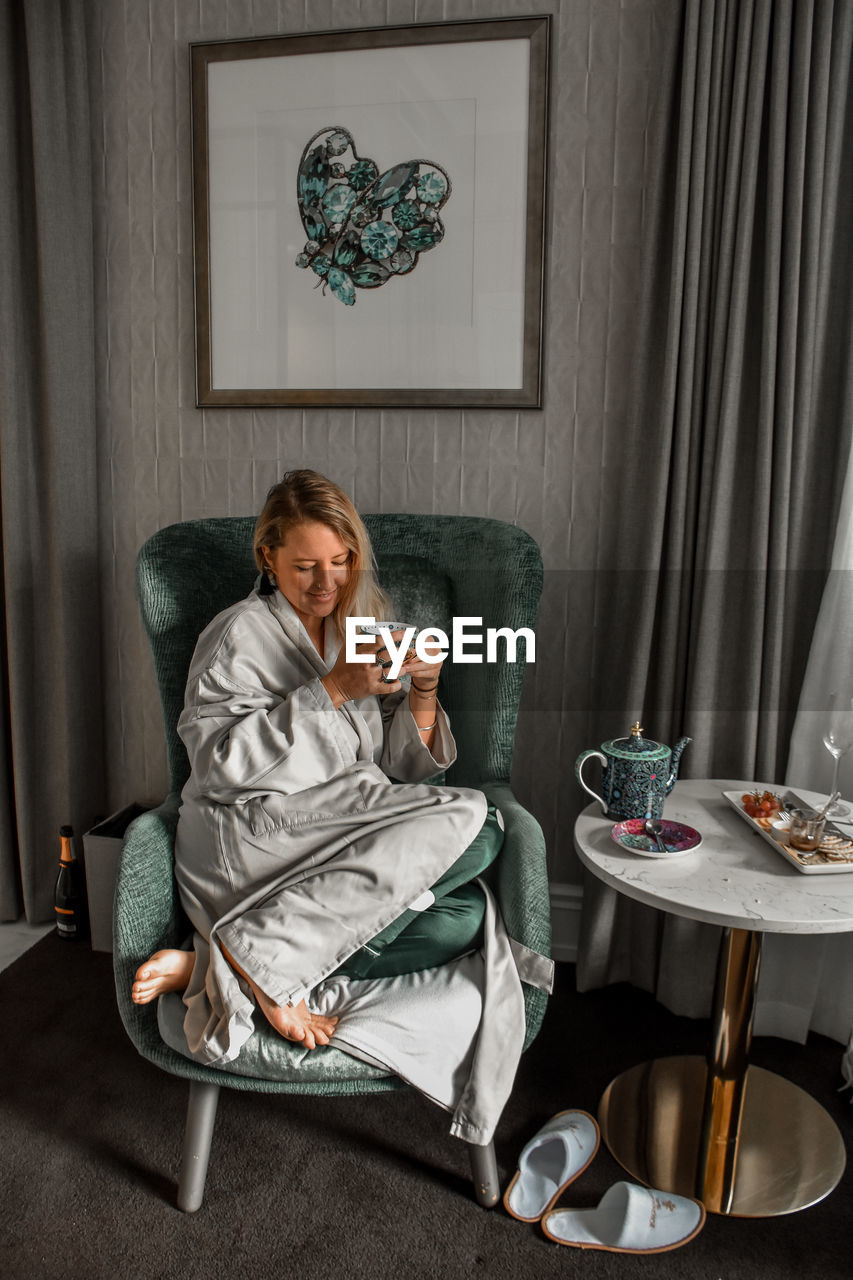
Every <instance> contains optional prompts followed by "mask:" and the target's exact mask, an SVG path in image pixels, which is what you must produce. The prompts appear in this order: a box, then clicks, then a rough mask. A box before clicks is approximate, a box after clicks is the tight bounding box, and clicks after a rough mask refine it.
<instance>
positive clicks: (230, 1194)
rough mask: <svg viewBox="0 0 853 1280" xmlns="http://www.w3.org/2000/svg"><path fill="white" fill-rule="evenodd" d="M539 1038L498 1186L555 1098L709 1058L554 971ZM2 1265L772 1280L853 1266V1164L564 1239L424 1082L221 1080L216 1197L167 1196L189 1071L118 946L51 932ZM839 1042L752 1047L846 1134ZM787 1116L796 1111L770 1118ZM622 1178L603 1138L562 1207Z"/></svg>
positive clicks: (5, 1216)
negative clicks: (137, 1037)
mask: <svg viewBox="0 0 853 1280" xmlns="http://www.w3.org/2000/svg"><path fill="white" fill-rule="evenodd" d="M558 970H559V972H558V984H557V990H556V992H555V995H554V997H553V999H552V1000H551V1003H550V1005H549V1010H548V1015H547V1018H546V1023H545V1026H544V1028H543V1031H542V1034H541V1035H540V1036H539V1038H538V1040H537V1041H536V1043H535V1044H534V1046H533V1048H532V1049H531V1050H530V1051H529V1052H528V1053H527V1054H526V1055H525V1058H524V1060H523V1062H522V1066H521V1070H520V1073H519V1077H518V1081H517V1084H516V1088H515V1092H514V1094H513V1097H512V1099H511V1100H510V1103H509V1105H508V1106H507V1109H506V1111H505V1113H504V1117H503V1119H502V1121H501V1125H500V1128H499V1130H498V1136H497V1140H496V1147H497V1153H498V1162H499V1166H500V1171H501V1178H502V1185H506V1183H507V1182H508V1180H509V1178H510V1177H511V1175H512V1173H513V1171H514V1169H515V1160H516V1156H517V1154H518V1151H519V1150H520V1148H521V1147H522V1146H523V1145H524V1143H525V1142H526V1141H527V1139H528V1138H529V1137H531V1136H532V1134H533V1133H534V1132H535V1131H536V1130H537V1129H538V1128H539V1126H540V1125H541V1124H542V1123H544V1121H545V1120H547V1119H548V1118H549V1117H550V1116H551V1115H553V1114H554V1113H555V1112H556V1111H560V1110H564V1109H566V1108H568V1107H582V1108H584V1109H587V1110H590V1111H592V1112H595V1110H596V1106H597V1102H598V1099H599V1096H600V1094H601V1092H602V1090H603V1089H604V1087H605V1086H606V1084H607V1083H608V1082H609V1081H610V1079H611V1078H612V1077H613V1076H614V1075H616V1074H618V1073H619V1072H620V1071H621V1070H623V1069H625V1068H626V1067H629V1066H631V1065H633V1064H634V1063H635V1062H639V1061H642V1060H644V1059H645V1058H648V1057H654V1056H661V1055H664V1054H668V1053H681V1052H686V1053H697V1052H699V1053H701V1052H702V1051H703V1050H704V1047H705V1040H706V1035H707V1024H706V1023H704V1022H702V1021H691V1020H688V1019H684V1018H677V1017H674V1016H673V1015H671V1014H669V1013H667V1012H666V1011H665V1010H664V1009H662V1008H660V1006H658V1005H657V1004H656V1003H655V1001H654V1000H652V999H651V997H649V996H647V995H645V994H643V993H641V992H638V991H636V990H634V989H633V988H629V987H625V986H620V987H610V988H608V989H606V990H604V991H598V992H593V993H591V994H586V995H578V994H577V992H576V991H575V989H574V968H573V967H572V966H570V965H561V966H558ZM0 1018H2V1025H3V1026H4V1027H5V1028H6V1033H5V1036H4V1041H5V1053H4V1055H3V1056H4V1071H3V1077H2V1096H0V1114H2V1121H0V1124H2V1128H0V1174H2V1183H0V1276H2V1277H4V1278H5V1280H18V1278H19V1277H20V1278H21V1280H24V1278H27V1280H41V1277H60V1276H61V1277H67V1278H68V1280H77V1278H78V1277H79V1278H80V1280H100V1278H101V1277H103V1278H104V1280H107V1278H108V1280H112V1278H113V1277H130V1278H131V1280H136V1278H137V1277H144V1278H145V1280H148V1278H149V1277H152V1278H158V1280H160V1278H162V1280H178V1278H180V1280H193V1278H194V1277H199V1280H201V1278H202V1277H204V1280H216V1278H217V1277H220V1276H222V1277H225V1276H228V1277H238V1278H239V1277H244V1276H245V1277H253V1280H265V1278H266V1277H275V1278H276V1280H284V1278H285V1277H291V1276H292V1277H308V1280H313V1278H314V1277H324V1278H325V1277H329V1278H330V1280H331V1278H334V1280H341V1278H343V1280H385V1278H386V1277H388V1278H389V1280H390V1277H394V1278H395V1280H398V1278H400V1277H403V1278H404V1280H425V1278H426V1277H430V1278H434V1280H444V1278H445V1277H446V1278H447V1280H456V1278H457V1277H459V1280H462V1278H463V1277H464V1278H465V1280H468V1278H469V1277H477V1276H482V1277H525V1278H527V1277H530V1278H531V1280H534V1278H535V1280H540V1278H541V1280H548V1278H549V1277H552V1276H553V1277H556V1276H565V1275H574V1274H581V1273H582V1274H583V1276H584V1277H585V1280H586V1278H588V1280H603V1278H605V1277H607V1278H610V1277H616V1276H618V1277H621V1278H622V1280H634V1278H635V1277H641V1276H642V1277H650V1276H654V1277H658V1276H661V1277H673V1278H681V1277H687V1278H689V1280H730V1278H735V1277H736V1278H737V1280H741V1278H743V1280H763V1278H764V1277H766V1278H767V1280H770V1277H773V1278H774V1280H777V1278H778V1277H786V1276H792V1277H793V1276H806V1275H809V1276H811V1275H817V1276H823V1277H826V1278H827V1280H831V1278H834V1277H839V1278H840V1277H848V1278H849V1277H850V1276H851V1275H853V1194H851V1193H853V1171H851V1169H850V1167H849V1166H848V1170H847V1172H846V1174H845V1176H844V1179H843V1180H842V1182H841V1183H840V1184H839V1186H838V1187H837V1188H836V1190H835V1191H834V1192H833V1194H832V1195H831V1196H829V1197H828V1198H827V1199H826V1200H824V1201H823V1202H822V1203H820V1204H818V1205H816V1206H814V1207H813V1208H811V1209H807V1210H805V1211H803V1212H801V1213H797V1214H790V1215H786V1216H784V1217H780V1218H772V1219H771V1218H766V1219H731V1218H720V1217H713V1216H711V1215H709V1217H708V1221H707V1225H706V1227H705V1229H704V1231H703V1232H702V1234H701V1235H700V1236H699V1237H698V1238H697V1239H696V1240H694V1241H693V1242H691V1243H690V1244H688V1245H686V1246H685V1247H684V1248H682V1249H679V1250H676V1251H675V1252H672V1253H665V1254H659V1255H655V1256H651V1257H646V1258H643V1257H632V1256H627V1255H615V1254H606V1253H600V1252H590V1251H580V1250H575V1249H569V1248H566V1247H563V1246H560V1245H556V1244H552V1243H550V1242H549V1241H547V1240H546V1239H545V1237H544V1236H543V1235H542V1233H541V1231H540V1229H539V1228H538V1226H535V1225H534V1226H527V1225H524V1224H522V1223H519V1222H516V1221H515V1220H514V1219H512V1218H510V1217H509V1216H508V1215H507V1214H506V1213H505V1212H504V1210H503V1208H502V1207H498V1208H496V1209H493V1210H484V1209H481V1208H480V1207H479V1206H478V1205H477V1204H476V1203H475V1201H474V1200H473V1198H472V1195H471V1191H470V1182H469V1177H468V1157H467V1151H466V1148H465V1147H464V1145H463V1144H462V1143H460V1142H458V1141H457V1140H455V1139H452V1138H450V1137H449V1136H448V1134H447V1126H448V1118H447V1116H446V1115H445V1114H444V1113H443V1112H441V1111H440V1110H438V1109H437V1108H435V1107H433V1106H431V1105H430V1104H428V1103H426V1102H425V1101H424V1100H422V1099H421V1098H420V1097H419V1096H418V1095H416V1094H415V1093H413V1092H405V1093H396V1094H386V1095H374V1096H368V1097H366V1098H356V1099H345V1098H335V1099H326V1100H320V1099H310V1098H307V1099H306V1098H288V1097H281V1096H275V1095H272V1096H270V1095H266V1096H263V1095H244V1094H236V1093H234V1092H231V1091H229V1090H223V1093H222V1098H221V1101H220V1107H219V1116H218V1119H217V1126H216V1133H215V1136H214V1144H213V1154H212V1157H211V1165H210V1172H209V1175H208V1181H207V1190H206V1195H205V1201H204V1204H203V1206H202V1208H201V1209H200V1211H199V1212H198V1213H197V1214H195V1215H193V1216H187V1215H184V1214H182V1213H180V1212H179V1210H178V1209H177V1208H175V1178H176V1176H177V1170H178V1166H179V1162H180V1150H181V1142H182V1137H183V1123H184V1108H185V1101H186V1085H185V1083H183V1082H182V1081H180V1080H176V1079H173V1078H172V1077H170V1076H166V1075H165V1074H163V1073H162V1072H160V1071H159V1070H157V1069H156V1068H155V1067H153V1066H151V1065H150V1064H149V1063H147V1062H145V1061H144V1060H143V1059H141V1058H140V1057H139V1056H138V1055H137V1054H136V1052H135V1050H134V1049H133V1047H132V1046H131V1044H130V1042H129V1041H128V1040H127V1038H126V1036H125V1033H124V1030H123V1028H122V1026H121V1023H120V1021H119V1017H118V1014H117V1012H116V1007H115V999H114V993H113V984H112V969H111V960H110V957H109V956H108V955H104V954H100V953H99V954H95V953H93V952H91V951H90V950H89V949H88V947H86V946H85V945H84V946H80V945H78V944H74V943H71V944H69V943H67V942H62V941H60V940H59V939H58V938H56V937H55V936H51V937H48V938H45V939H44V940H43V941H42V942H40V943H39V944H38V945H37V946H36V947H34V948H33V949H32V950H31V951H29V952H28V953H27V954H26V955H24V956H23V957H22V958H21V959H20V960H18V961H17V962H16V963H15V964H14V965H13V966H11V967H10V968H9V969H8V970H6V971H5V972H4V973H3V974H0ZM840 1057H841V1047H840V1046H839V1045H838V1044H836V1043H835V1042H834V1041H830V1040H827V1039H824V1038H823V1037H819V1036H813V1037H811V1038H810V1040H809V1042H808V1044H806V1045H803V1046H799V1045H793V1044H789V1043H788V1042H786V1041H781V1040H774V1039H772V1038H769V1037H760V1038H758V1039H756V1041H755V1042H754V1046H753V1060H754V1061H755V1062H756V1063H758V1064H759V1065H761V1066H764V1067H766V1068H768V1069H770V1070H774V1071H778V1072H780V1073H781V1074H783V1075H785V1076H787V1077H788V1078H789V1079H791V1080H793V1081H794V1082H795V1083H797V1084H799V1085H801V1086H802V1087H803V1088H805V1089H807V1090H808V1091H809V1092H810V1093H812V1094H813V1096H815V1097H816V1098H818V1100H819V1101H820V1102H821V1103H823V1105H824V1106H825V1107H826V1108H827V1109H828V1110H829V1112H830V1113H831V1114H832V1115H833V1117H834V1118H835V1120H836V1122H837V1123H838V1124H839V1126H840V1127H841V1130H842V1133H843V1134H844V1139H845V1143H846V1145H847V1149H848V1151H849V1150H851V1142H853V1106H851V1105H850V1094H849V1093H839V1092H838V1087H839V1085H840V1084H841V1077H840V1073H839V1065H840ZM778 1122H779V1124H780V1125H784V1124H785V1116H784V1115H780V1116H779V1121H778ZM624 1176H625V1175H624V1173H623V1172H622V1170H621V1169H620V1168H619V1166H618V1165H617V1164H616V1163H615V1162H614V1161H613V1160H612V1158H611V1157H610V1155H609V1154H608V1152H607V1151H606V1150H605V1149H604V1148H603V1146H602V1148H601V1150H600V1151H599V1154H598V1156H597V1157H596V1159H595V1160H594V1162H593V1163H592V1165H591V1166H590V1168H589V1169H588V1170H587V1171H586V1172H585V1173H584V1174H583V1175H582V1177H581V1178H580V1179H579V1180H578V1182H576V1183H575V1184H574V1186H573V1187H572V1188H570V1190H569V1191H568V1192H567V1193H566V1196H565V1199H564V1203H565V1204H573V1205H575V1206H577V1207H592V1206H594V1205H595V1204H597V1202H598V1200H599V1198H600V1197H601V1195H602V1194H603V1192H604V1191H605V1190H606V1189H607V1187H608V1186H610V1185H611V1183H612V1182H614V1181H616V1180H618V1179H619V1178H621V1177H624Z"/></svg>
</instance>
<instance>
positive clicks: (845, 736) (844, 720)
mask: <svg viewBox="0 0 853 1280" xmlns="http://www.w3.org/2000/svg"><path fill="white" fill-rule="evenodd" d="M823 745H824V746H825V747H826V749H827V751H828V752H829V754H830V755H831V756H832V758H833V760H834V761H835V764H834V767H833V770H832V786H831V787H830V788H829V794H830V795H833V794H834V793H835V792H836V791H837V790H838V768H839V765H840V764H841V757H842V756H844V755H846V754H847V752H848V751H849V750H850V748H851V747H853V694H851V691H850V689H835V690H833V692H832V693H830V695H829V697H828V698H827V700H826V712H825V715H824V728H823ZM852 812H853V811H852V810H851V808H850V805H849V804H841V803H840V802H838V801H836V803H835V804H834V805H832V806H831V807H830V808H829V809H828V810H827V814H828V816H829V817H830V818H848V817H850V816H851V813H852Z"/></svg>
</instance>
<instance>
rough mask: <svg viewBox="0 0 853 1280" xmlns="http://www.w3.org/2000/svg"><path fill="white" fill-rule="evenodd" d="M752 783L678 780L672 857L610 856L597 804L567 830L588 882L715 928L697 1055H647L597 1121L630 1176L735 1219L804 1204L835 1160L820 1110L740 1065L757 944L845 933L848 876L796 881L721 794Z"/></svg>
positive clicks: (834, 1138)
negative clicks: (783, 936) (689, 840)
mask: <svg viewBox="0 0 853 1280" xmlns="http://www.w3.org/2000/svg"><path fill="white" fill-rule="evenodd" d="M755 785H756V784H755V783H741V782H737V781H713V780H710V781H709V780H702V781H681V782H679V783H678V784H677V785H676V787H675V789H674V791H673V793H672V795H671V796H670V797H669V798H668V799H667V803H666V817H667V818H668V819H673V820H675V821H677V822H685V823H687V824H689V825H690V826H691V827H695V828H696V830H697V831H699V832H700V833H701V835H702V837H703V841H702V844H701V845H700V846H699V848H697V849H695V850H692V851H691V852H689V853H687V854H683V855H681V856H678V857H670V858H647V857H643V856H642V855H640V854H636V853H631V852H629V851H627V850H623V849H622V848H620V846H619V845H617V844H616V843H615V841H614V840H612V839H611V836H610V830H611V827H612V826H613V820H612V819H611V818H606V817H603V816H602V813H601V809H600V807H599V806H598V805H596V804H593V805H589V806H588V807H587V808H586V809H585V810H584V811H583V813H581V814H580V816H579V817H578V820H577V822H576V824H575V847H576V849H577V852H578V856H579V858H580V859H581V862H582V863H583V864H584V866H586V867H587V868H588V870H589V871H590V872H591V873H592V874H593V875H595V876H597V877H598V878H599V879H600V880H603V881H604V882H605V883H606V884H609V885H611V886H612V887H613V888H614V889H616V890H617V891H618V892H619V893H622V894H625V895H626V896H627V897H629V898H634V899H636V900H637V901H638V902H644V903H647V904H648V905H649V906H653V907H658V908H661V909H663V910H665V911H671V912H674V913H675V914H677V915H681V916H686V917H688V918H690V919H692V920H704V921H707V922H708V923H710V924H716V925H722V926H723V930H724V931H723V938H722V942H721V947H720V955H719V961H718V967H717V980H716V986H715V994H714V1013H713V1018H712V1037H711V1045H710V1047H709V1050H708V1054H707V1057H706V1058H701V1057H695V1056H692V1057H673V1058H660V1059H657V1060H655V1061H652V1062H646V1063H642V1064H641V1065H639V1066H636V1067H633V1068H631V1069H630V1070H629V1071H626V1072H624V1073H623V1074H622V1075H620V1076H618V1077H617V1079H616V1080H614V1081H612V1082H611V1084H610V1085H608V1087H607V1089H606V1091H605V1093H604V1096H603V1098H602V1100H601V1105H600V1108H599V1121H600V1123H601V1130H602V1135H603V1137H604V1139H605V1142H606V1143H607V1146H608V1147H609V1149H610V1151H611V1153H612V1154H613V1155H614V1157H615V1158H616V1159H617V1160H618V1161H619V1163H620V1164H621V1165H622V1166H623V1167H624V1168H625V1169H627V1170H628V1172H629V1173H630V1174H632V1175H633V1176H634V1177H636V1178H637V1179H639V1180H640V1181H642V1182H645V1183H647V1184H648V1185H649V1186H654V1187H657V1188H659V1189H661V1190H664V1191H673V1192H677V1193H680V1194H683V1195H689V1196H695V1197H696V1198H697V1199H699V1200H701V1201H702V1202H703V1204H704V1205H705V1207H706V1209H708V1210H709V1212H712V1213H720V1214H731V1215H733V1216H738V1217H765V1216H770V1215H775V1214H783V1213H793V1212H795V1211H796V1210H798V1209H804V1208H806V1207H807V1206H808V1205H811V1204H815V1203H817V1201H819V1200H822V1199H823V1197H824V1196H826V1195H828V1194H829V1192H830V1191H832V1189H833V1188H834V1187H835V1186H836V1184H837V1183H838V1181H839V1179H840V1177H841V1175H842V1173H843V1172H844V1166H845V1162H846V1157H845V1150H844V1142H843V1140H842V1137H841V1134H840V1133H839V1131H838V1127H837V1126H836V1124H835V1123H834V1121H833V1120H832V1119H831V1117H830V1116H829V1115H828V1113H827V1112H826V1111H825V1110H824V1108H823V1107H821V1106H820V1105H819V1104H818V1103H817V1102H816V1101H815V1099H814V1098H812V1097H811V1096H810V1095H809V1094H808V1093H806V1092H805V1091H804V1090H803V1089H800V1088H798V1087H797V1086H796V1085H794V1084H792V1083H791V1082H790V1081H788V1080H785V1079H783V1078H782V1077H781V1076H779V1075H776V1074H775V1073H773V1072H770V1071H764V1070H763V1069H762V1068H760V1067H755V1066H750V1065H749V1046H750V1039H751V1035H752V1016H753V1010H754V1003H755V988H756V983H757V980H758V966H759V960H760V952H761V939H762V934H763V933H765V932H779V933H840V932H845V931H849V930H853V872H850V873H849V874H842V875H839V874H835V875H805V874H803V873H802V872H800V871H798V870H797V869H796V868H795V867H793V866H792V865H791V864H790V863H789V862H787V861H786V859H785V858H784V857H783V856H782V855H781V854H778V853H776V852H774V850H773V849H772V847H771V846H770V845H769V844H768V843H767V841H766V840H765V839H763V837H762V836H760V835H758V834H757V833H756V832H755V831H754V830H752V828H751V827H750V826H749V825H748V823H747V822H745V821H744V819H743V818H741V817H740V816H739V815H738V814H737V813H735V811H734V810H733V809H732V807H731V806H730V805H729V803H728V801H727V800H726V799H725V798H724V797H723V795H722V792H723V791H734V790H737V791H738V792H742V791H751V790H753V789H754V787H755ZM763 785H764V784H759V786H763ZM768 785H770V786H771V787H772V784H768ZM776 789H777V790H778V787H777V788H776ZM800 794H802V795H803V796H804V797H805V798H806V799H809V798H810V797H809V793H808V792H800Z"/></svg>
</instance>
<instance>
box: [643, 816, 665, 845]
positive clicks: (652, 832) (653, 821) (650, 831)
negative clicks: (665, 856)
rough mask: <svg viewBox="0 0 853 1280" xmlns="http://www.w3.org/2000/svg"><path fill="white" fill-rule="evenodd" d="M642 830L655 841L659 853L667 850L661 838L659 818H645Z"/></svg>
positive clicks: (661, 827) (661, 828)
mask: <svg viewBox="0 0 853 1280" xmlns="http://www.w3.org/2000/svg"><path fill="white" fill-rule="evenodd" d="M643 830H644V831H645V833H646V835H647V836H651V837H652V839H653V840H656V841H657V846H658V850H659V851H660V852H661V853H666V852H667V847H666V845H665V844H664V842H663V840H662V839H661V831H662V830H663V826H662V825H661V820H660V818H646V821H645V824H644V827H643Z"/></svg>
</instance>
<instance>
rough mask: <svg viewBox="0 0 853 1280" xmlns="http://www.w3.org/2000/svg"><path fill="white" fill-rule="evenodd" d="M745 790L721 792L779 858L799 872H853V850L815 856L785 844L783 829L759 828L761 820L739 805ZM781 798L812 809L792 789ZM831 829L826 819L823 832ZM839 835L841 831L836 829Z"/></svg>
mask: <svg viewBox="0 0 853 1280" xmlns="http://www.w3.org/2000/svg"><path fill="white" fill-rule="evenodd" d="M748 790H749V788H748V787H742V788H741V789H740V790H739V791H724V792H723V795H724V797H725V798H726V800H728V802H729V804H730V805H731V806H732V808H733V809H734V810H735V811H736V812H737V813H739V814H740V816H741V817H742V818H743V820H744V822H746V823H748V824H749V826H751V827H752V829H753V831H757V832H758V834H759V835H761V836H764V839H765V840H766V841H767V842H768V844H771V845H772V846H773V848H774V849H775V850H776V852H777V853H781V855H782V857H783V858H785V860H786V861H787V862H790V864H791V866H792V867H796V868H797V870H798V871H801V872H802V873H803V875H806V876H827V875H829V876H833V875H839V874H844V873H845V872H848V873H849V872H851V871H853V849H851V850H850V851H849V852H848V853H845V854H844V855H843V856H836V857H834V858H832V859H830V858H828V857H827V856H826V855H825V854H818V855H817V856H815V855H814V854H808V853H802V854H801V853H800V852H799V850H797V849H792V848H791V847H790V846H789V845H787V844H785V843H784V835H785V833H784V832H777V831H774V830H773V828H772V827H770V828H768V827H762V825H761V823H760V822H756V821H755V819H754V818H751V817H750V816H749V814H748V813H747V812H746V810H745V809H744V807H743V805H742V804H741V796H743V795H746V793H747V791H748ZM782 798H783V801H784V803H785V804H789V805H791V804H794V805H799V806H800V807H801V808H803V807H805V808H811V806H810V805H807V804H805V802H804V801H802V800H800V798H799V797H798V796H796V795H795V794H794V793H793V792H791V791H788V792H786V793H785V795H784V797H782ZM830 829H831V830H833V831H836V830H837V828H835V827H833V826H832V823H829V822H828V823H827V824H826V828H825V831H827V832H828V831H829V830H830ZM838 834H839V835H841V834H843V833H842V832H839V833H838Z"/></svg>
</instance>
